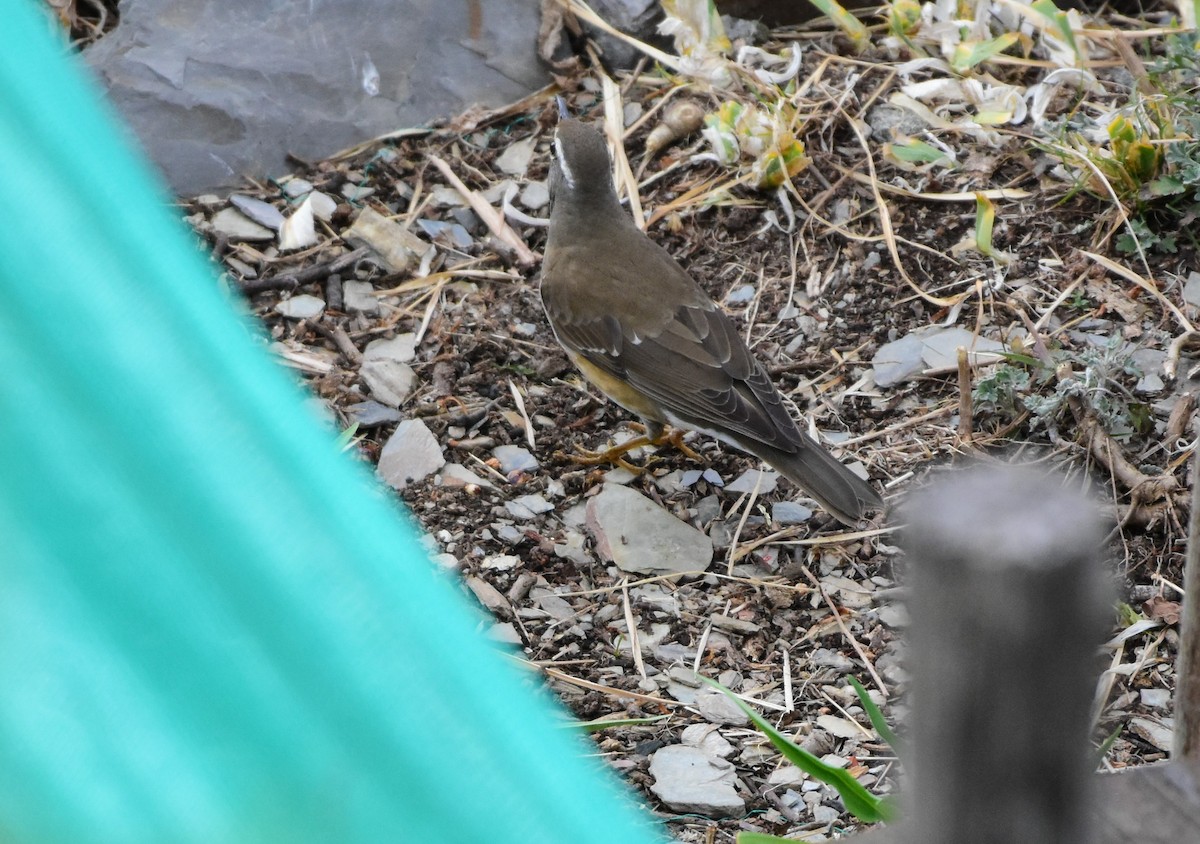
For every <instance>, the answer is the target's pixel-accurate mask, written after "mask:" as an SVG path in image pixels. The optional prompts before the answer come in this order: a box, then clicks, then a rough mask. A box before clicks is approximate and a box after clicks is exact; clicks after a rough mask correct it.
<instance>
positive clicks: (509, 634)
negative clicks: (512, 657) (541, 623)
mask: <svg viewBox="0 0 1200 844" xmlns="http://www.w3.org/2000/svg"><path fill="white" fill-rule="evenodd" d="M487 637H488V638H489V639H491V640H492V641H493V642H499V643H500V644H502V645H523V644H525V643H524V641H522V639H521V634H520V633H518V632H517V628H516V627H514V626H513V624H512V622H511V621H505V622H500V623H498V624H493V625H492V626H491V627H490V628H488V631H487Z"/></svg>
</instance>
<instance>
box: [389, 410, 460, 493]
mask: <svg viewBox="0 0 1200 844" xmlns="http://www.w3.org/2000/svg"><path fill="white" fill-rule="evenodd" d="M444 465H446V458H445V457H443V456H442V448H441V446H440V445H438V441H437V438H435V437H434V436H433V434H431V433H430V432H429V429H428V428H426V427H425V423H424V422H422V421H421V420H420V419H407V420H405V421H404V422H401V423H400V424H399V425H398V426H397V427H396V432H395V433H394V434H392V435H391V437H389V438H388V441H387V442H386V443H385V444H384V446H383V450H382V451H381V452H380V454H379V466H378V468H377V469H376V471H377V472H378V473H379V476H380V477H381V478H382V479H383V481H384V482H385V483H387V484H388V485H390V486H391V487H393V488H394V489H404V488H405V487H406V486H408V485H409V484H410V483H412V482H413V481H419V480H422V479H424V478H426V477H428V476H429V475H432V474H433V473H434V472H436V471H437V470H438V469H440V468H442V466H444Z"/></svg>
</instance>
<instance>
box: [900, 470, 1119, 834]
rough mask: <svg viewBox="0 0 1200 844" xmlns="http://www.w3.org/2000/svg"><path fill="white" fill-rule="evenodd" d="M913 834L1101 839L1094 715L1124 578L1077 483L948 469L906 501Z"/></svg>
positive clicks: (908, 827)
mask: <svg viewBox="0 0 1200 844" xmlns="http://www.w3.org/2000/svg"><path fill="white" fill-rule="evenodd" d="M903 521H904V522H905V524H906V527H905V528H904V529H903V533H902V545H903V546H904V548H905V550H906V551H907V554H908V557H909V564H908V565H909V569H908V570H909V577H908V580H909V587H910V592H911V599H910V601H909V611H910V615H911V616H912V629H911V631H910V637H909V641H910V642H911V644H912V647H911V654H912V656H911V666H912V675H913V685H912V689H913V702H912V712H913V742H912V748H913V763H914V764H913V776H912V777H911V778H910V779H909V780H908V782H909V784H910V786H911V788H912V793H911V795H910V799H909V800H907V801H906V804H907V805H906V814H908V816H909V817H910V818H911V822H910V823H907V824H905V825H904V828H903V830H902V837H903V839H904V840H905V841H907V842H911V844H917V842H920V844H963V842H971V844H993V843H994V844H1013V842H1021V844H1075V843H1076V842H1078V844H1090V842H1092V841H1094V838H1093V837H1092V836H1091V835H1090V834H1089V831H1090V830H1089V825H1090V822H1091V820H1092V817H1093V812H1092V806H1091V805H1090V791H1091V786H1092V777H1091V776H1090V774H1091V770H1092V769H1093V767H1094V765H1093V758H1092V752H1091V750H1090V748H1089V745H1088V733H1089V716H1088V710H1089V705H1090V703H1091V698H1092V690H1093V686H1094V678H1095V675H1096V671H1097V664H1096V648H1097V646H1098V645H1099V644H1100V643H1101V642H1102V641H1103V634H1104V619H1105V610H1106V605H1107V604H1108V602H1107V600H1106V599H1107V596H1108V588H1109V587H1108V577H1107V575H1106V574H1105V567H1104V566H1103V564H1102V561H1101V553H1100V546H1101V541H1102V537H1103V531H1102V525H1101V520H1100V517H1099V515H1098V513H1097V510H1096V508H1095V506H1094V505H1093V504H1092V502H1091V501H1090V500H1089V499H1088V498H1087V497H1085V496H1084V495H1082V494H1081V493H1080V492H1079V491H1078V490H1077V489H1074V490H1072V489H1067V488H1064V486H1063V482H1062V481H1061V480H1060V479H1058V478H1056V477H1053V476H1050V475H1046V474H1042V473H1039V472H1035V471H1032V470H1021V469H1011V468H1001V469H997V468H986V469H985V468H975V469H971V470H968V471H960V472H955V473H946V474H945V475H944V476H943V477H941V478H938V479H937V480H936V481H935V482H934V483H933V484H931V485H930V487H929V488H928V489H926V490H923V491H921V492H919V493H916V494H914V495H913V496H912V497H911V498H910V499H909V502H908V503H907V504H906V505H905V506H904V508H903Z"/></svg>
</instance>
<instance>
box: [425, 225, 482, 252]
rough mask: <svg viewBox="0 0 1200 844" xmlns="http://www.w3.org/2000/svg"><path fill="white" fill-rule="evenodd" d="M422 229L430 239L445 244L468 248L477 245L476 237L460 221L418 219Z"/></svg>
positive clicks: (462, 248) (457, 247) (456, 247)
mask: <svg viewBox="0 0 1200 844" xmlns="http://www.w3.org/2000/svg"><path fill="white" fill-rule="evenodd" d="M417 225H418V226H420V227H421V231H423V232H425V234H427V235H429V239H430V240H432V241H434V242H435V243H440V244H442V245H443V246H450V247H453V248H455V249H461V250H467V249H470V248H471V247H472V246H474V245H475V238H473V237H471V233H470V232H468V231H467V230H466V229H465V228H463V227H462V226H461V225H459V224H458V223H447V222H445V221H444V220H426V219H420V220H417Z"/></svg>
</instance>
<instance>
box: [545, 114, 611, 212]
mask: <svg viewBox="0 0 1200 844" xmlns="http://www.w3.org/2000/svg"><path fill="white" fill-rule="evenodd" d="M563 197H572V198H574V199H578V200H584V199H587V198H589V197H591V198H603V199H606V200H607V199H610V198H611V199H612V200H615V199H616V194H615V191H614V189H613V183H612V162H611V159H610V158H609V156H608V145H607V144H606V143H605V142H604V136H603V135H601V134H600V133H599V132H597V131H596V130H595V129H593V128H592V127H591V126H588V125H587V124H585V123H581V122H580V121H578V120H573V119H566V120H560V121H559V123H558V127H557V128H556V129H555V130H554V162H553V164H552V165H551V166H550V199H551V202H552V203H556V204H557V203H558V202H559V201H560V200H561V199H562V198H563Z"/></svg>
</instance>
